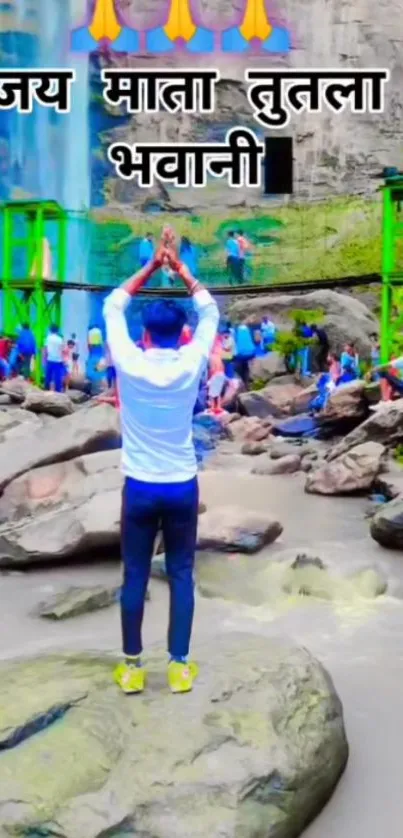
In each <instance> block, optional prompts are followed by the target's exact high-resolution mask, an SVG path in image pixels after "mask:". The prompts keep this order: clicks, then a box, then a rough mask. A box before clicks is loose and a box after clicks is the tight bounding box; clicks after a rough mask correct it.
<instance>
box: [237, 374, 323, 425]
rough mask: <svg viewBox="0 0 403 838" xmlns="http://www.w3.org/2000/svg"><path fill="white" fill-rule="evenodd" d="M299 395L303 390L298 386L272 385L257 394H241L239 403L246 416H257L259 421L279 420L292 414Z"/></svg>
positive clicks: (293, 384)
mask: <svg viewBox="0 0 403 838" xmlns="http://www.w3.org/2000/svg"><path fill="white" fill-rule="evenodd" d="M301 393H303V388H302V387H300V386H299V385H298V384H295V383H292V384H274V383H273V384H268V385H267V386H266V387H264V388H263V389H262V390H258V391H257V392H253V391H251V392H249V393H242V395H241V396H240V397H239V401H240V404H241V405H242V408H243V410H244V411H245V413H246V414H247V415H248V416H257V417H258V418H259V419H266V418H267V417H268V416H273V417H275V418H277V419H280V418H282V417H283V416H290V415H291V414H292V413H293V411H294V402H295V399H297V398H298V397H299V396H300V394H301ZM310 398H311V397H310Z"/></svg>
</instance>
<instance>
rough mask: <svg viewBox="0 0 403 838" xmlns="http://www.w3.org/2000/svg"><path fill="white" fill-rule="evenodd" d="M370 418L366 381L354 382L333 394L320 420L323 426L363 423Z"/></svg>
mask: <svg viewBox="0 0 403 838" xmlns="http://www.w3.org/2000/svg"><path fill="white" fill-rule="evenodd" d="M367 416H368V401H367V398H366V388H365V382H364V381H352V382H351V384H343V385H342V386H341V387H338V388H337V389H336V390H334V391H333V393H332V394H331V396H330V398H329V400H328V402H327V404H326V406H325V407H324V408H323V410H321V412H320V414H319V416H318V419H319V422H320V423H321V424H326V423H327V422H329V423H333V422H345V421H346V420H351V419H355V420H356V421H357V422H360V421H361V422H362V421H363V420H364V419H366V418H367Z"/></svg>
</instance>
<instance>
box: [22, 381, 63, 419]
mask: <svg viewBox="0 0 403 838" xmlns="http://www.w3.org/2000/svg"><path fill="white" fill-rule="evenodd" d="M22 407H23V408H24V410H31V411H32V413H47V414H49V416H56V417H60V416H69V415H70V414H71V413H74V404H73V402H72V400H71V399H70V398H69V396H68V395H67V394H66V393H53V392H50V391H48V390H36V389H33V388H32V390H28V392H27V395H26V397H25V399H24V401H23V403H22Z"/></svg>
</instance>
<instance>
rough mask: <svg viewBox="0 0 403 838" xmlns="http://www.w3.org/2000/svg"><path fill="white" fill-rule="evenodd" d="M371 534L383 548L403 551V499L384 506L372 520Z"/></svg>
mask: <svg viewBox="0 0 403 838" xmlns="http://www.w3.org/2000/svg"><path fill="white" fill-rule="evenodd" d="M370 533H371V536H372V538H373V539H375V541H377V542H378V544H381V545H382V547H390V548H392V549H395V550H403V499H402V498H397V499H396V500H392V501H390V502H389V503H385V504H382V506H381V507H380V508H379V509H378V510H377V511H376V512H375V514H374V516H373V518H372V520H371V526H370Z"/></svg>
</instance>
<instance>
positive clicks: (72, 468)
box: [0, 419, 206, 567]
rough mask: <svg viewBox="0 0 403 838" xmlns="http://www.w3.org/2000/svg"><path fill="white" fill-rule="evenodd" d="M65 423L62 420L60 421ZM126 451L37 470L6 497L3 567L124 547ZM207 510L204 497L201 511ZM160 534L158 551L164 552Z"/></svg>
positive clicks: (1, 526) (0, 551) (0, 543)
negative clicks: (122, 460) (123, 469)
mask: <svg viewBox="0 0 403 838" xmlns="http://www.w3.org/2000/svg"><path fill="white" fill-rule="evenodd" d="M55 421H56V422H57V423H60V422H61V421H62V420H61V419H58V420H55ZM120 458H121V452H120V450H114V451H101V452H98V453H96V454H87V455H84V456H83V457H77V458H76V459H74V460H69V461H67V462H65V463H55V464H53V465H50V466H44V467H42V468H38V469H33V470H32V471H30V472H27V474H24V475H22V476H21V477H18V478H17V479H16V480H14V481H12V483H10V484H9V485H8V486H7V487H6V489H5V491H4V493H3V496H2V497H1V498H0V566H3V567H8V566H18V565H27V564H32V563H34V564H38V563H43V562H49V561H51V560H60V559H68V560H69V559H71V557H73V556H76V555H78V554H80V553H85V554H86V555H87V556H88V557H91V559H92V560H94V561H96V560H97V550H98V549H99V548H104V547H111V548H118V546H119V542H120V514H121V503H122V499H121V493H122V482H123V478H122V475H121V469H120ZM205 509H206V507H205V505H204V504H203V503H202V502H200V504H199V512H200V514H201V513H202V512H204V511H205ZM161 549H163V548H161V544H160V542H159V539H157V542H156V552H158V551H161Z"/></svg>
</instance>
